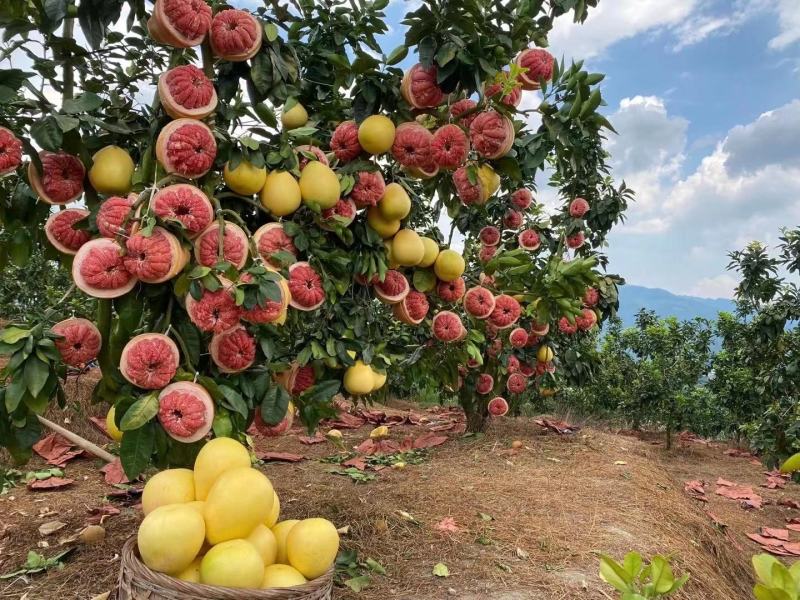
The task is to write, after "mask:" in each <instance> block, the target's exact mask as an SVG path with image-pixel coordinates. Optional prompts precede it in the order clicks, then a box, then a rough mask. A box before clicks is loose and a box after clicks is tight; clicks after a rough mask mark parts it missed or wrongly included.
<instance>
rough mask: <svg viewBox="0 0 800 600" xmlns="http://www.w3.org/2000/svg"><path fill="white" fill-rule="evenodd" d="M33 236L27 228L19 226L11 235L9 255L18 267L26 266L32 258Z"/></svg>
mask: <svg viewBox="0 0 800 600" xmlns="http://www.w3.org/2000/svg"><path fill="white" fill-rule="evenodd" d="M31 246H32V241H31V236H30V234H29V233H28V230H27V229H24V228H22V227H18V228H17V229H15V230H14V234H13V235H12V236H11V243H10V245H9V246H8V257H9V258H10V259H11V262H12V263H13V264H14V265H15V266H17V267H26V266H27V265H28V261H29V260H30V258H31V249H32V248H31Z"/></svg>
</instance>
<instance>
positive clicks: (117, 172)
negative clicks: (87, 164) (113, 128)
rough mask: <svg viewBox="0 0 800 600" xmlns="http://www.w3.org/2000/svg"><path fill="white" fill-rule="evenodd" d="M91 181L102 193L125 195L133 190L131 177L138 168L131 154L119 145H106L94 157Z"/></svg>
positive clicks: (90, 175) (90, 174)
mask: <svg viewBox="0 0 800 600" xmlns="http://www.w3.org/2000/svg"><path fill="white" fill-rule="evenodd" d="M92 160H93V161H94V164H93V165H92V168H91V169H89V182H90V183H91V184H92V187H93V188H94V189H95V190H97V192H98V193H100V194H115V195H117V196H124V195H125V194H127V193H128V192H130V191H131V187H132V184H131V177H133V171H134V169H135V168H136V167H135V165H134V164H133V159H132V158H131V155H130V154H128V153H127V152H126V151H125V150H123V149H122V148H120V147H119V146H106V147H105V148H101V149H100V150H98V151H97V152H96V153H95V155H94V156H93V157H92Z"/></svg>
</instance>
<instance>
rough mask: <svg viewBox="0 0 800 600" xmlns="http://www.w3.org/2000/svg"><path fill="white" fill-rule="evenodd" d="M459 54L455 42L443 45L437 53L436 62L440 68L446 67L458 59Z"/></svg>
mask: <svg viewBox="0 0 800 600" xmlns="http://www.w3.org/2000/svg"><path fill="white" fill-rule="evenodd" d="M457 52H458V46H456V45H455V44H454V43H453V42H446V43H444V44H442V45H441V47H440V48H439V50H438V51H437V52H436V62H437V63H438V64H439V66H440V67H444V66H445V65H446V64H447V63H449V62H450V61H451V60H453V59H454V58H455V57H456V53H457Z"/></svg>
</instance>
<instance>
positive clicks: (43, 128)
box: [31, 115, 64, 152]
mask: <svg viewBox="0 0 800 600" xmlns="http://www.w3.org/2000/svg"><path fill="white" fill-rule="evenodd" d="M31 137H33V139H34V141H35V142H36V143H37V144H39V145H40V146H41V147H42V149H44V150H50V151H51V152H57V151H58V150H61V145H62V144H63V142H64V136H63V134H62V131H61V127H59V125H58V121H56V119H55V117H54V116H53V115H49V116H47V117H45V118H44V119H42V120H41V121H37V122H36V123H34V124H33V126H32V127H31Z"/></svg>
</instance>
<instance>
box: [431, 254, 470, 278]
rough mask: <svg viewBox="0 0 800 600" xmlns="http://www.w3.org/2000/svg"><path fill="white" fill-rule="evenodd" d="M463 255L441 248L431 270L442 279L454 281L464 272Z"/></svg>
mask: <svg viewBox="0 0 800 600" xmlns="http://www.w3.org/2000/svg"><path fill="white" fill-rule="evenodd" d="M465 268H466V264H465V263H464V257H463V256H461V255H460V254H459V253H458V252H456V251H455V250H450V249H448V250H442V251H441V252H439V256H437V257H436V262H435V263H433V271H434V273H436V276H437V277H438V278H439V279H441V280H442V281H455V280H456V279H458V278H459V277H461V275H463V274H464V269H465Z"/></svg>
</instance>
